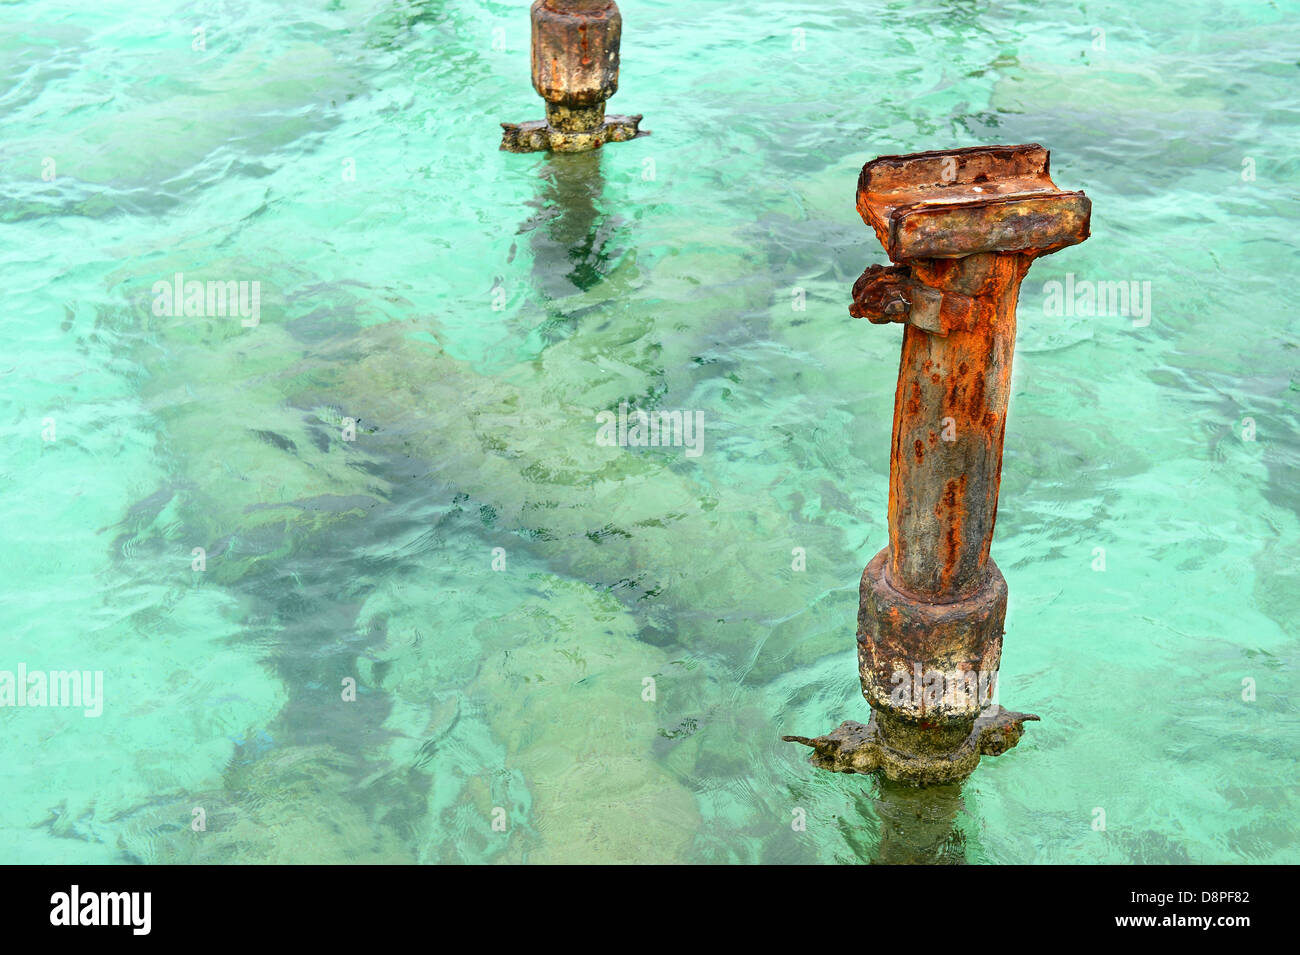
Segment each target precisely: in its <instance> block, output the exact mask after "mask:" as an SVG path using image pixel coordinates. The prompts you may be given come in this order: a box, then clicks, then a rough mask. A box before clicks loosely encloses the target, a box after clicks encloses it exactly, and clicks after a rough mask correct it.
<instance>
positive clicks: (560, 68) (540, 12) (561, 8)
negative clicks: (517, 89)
mask: <svg viewBox="0 0 1300 955" xmlns="http://www.w3.org/2000/svg"><path fill="white" fill-rule="evenodd" d="M532 20H533V41H532V63H533V88H534V89H535V90H537V93H538V95H539V96H541V97H542V99H544V100H546V119H542V120H535V121H533V122H528V123H502V124H501V129H502V134H501V148H502V149H504V150H506V151H508V152H512V153H530V152H540V151H544V150H553V151H555V152H568V153H572V152H584V151H586V150H588V149H599V148H600V147H601V146H603V145H605V143H610V142H615V143H621V142H625V141H626V140H629V139H635V138H636V137H638V136H647V135H649V131H648V130H642V129H641V128H640V123H641V117H640V116H616V115H613V114H610V115H609V116H606V115H605V101H606V100H608V99H609V98H610V97H611V96H613V95H614V94H615V93H616V92H618V65H619V60H618V45H619V39H620V38H621V36H622V33H623V15H622V14H621V13H619V11H618V4H616V3H614V2H613V0H537V2H536V3H534V4H533V7H532Z"/></svg>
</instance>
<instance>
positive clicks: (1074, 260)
mask: <svg viewBox="0 0 1300 955" xmlns="http://www.w3.org/2000/svg"><path fill="white" fill-rule="evenodd" d="M622 9H623V14H624V18H625V40H624V61H625V62H624V66H623V71H622V77H621V88H620V91H619V93H618V95H617V96H616V97H615V99H614V100H613V101H612V104H611V108H612V109H614V110H616V111H619V112H639V113H644V114H645V116H646V119H645V122H644V124H643V125H644V126H645V127H646V128H649V129H651V130H653V135H652V136H651V137H649V138H646V139H641V140H637V141H635V142H633V143H626V144H620V145H616V146H613V147H611V148H609V149H607V150H604V151H603V152H602V153H601V154H600V155H599V156H584V157H557V158H555V159H548V158H546V157H542V156H536V155H533V156H515V155H509V154H504V153H499V152H498V151H497V148H496V147H497V142H498V133H497V126H496V124H497V123H498V122H500V121H503V120H509V121H515V122H518V121H522V120H526V119H532V118H537V117H540V115H541V101H540V100H539V99H537V98H536V96H535V95H534V94H533V93H532V90H531V87H530V86H529V83H528V67H527V42H528V19H527V13H526V10H527V4H526V3H523V2H519V3H509V4H507V3H443V4H438V3H424V4H417V3H393V2H384V3H345V2H335V3H328V4H326V3H319V4H302V5H297V6H296V7H295V8H293V9H289V8H286V7H284V6H282V5H279V4H265V3H238V4H235V3H222V4H202V3H199V4H192V5H184V6H180V5H167V4H140V3H135V2H133V3H130V4H111V3H101V4H96V5H95V6H94V8H93V9H91V10H83V11H78V12H68V11H66V10H63V9H60V8H57V7H56V6H55V5H52V4H42V3H26V4H24V3H19V4H16V5H11V6H9V7H8V8H7V9H6V15H5V18H4V22H3V24H0V68H2V69H3V76H4V83H3V92H2V93H0V109H3V115H4V124H5V126H4V135H3V138H2V140H0V189H2V190H3V196H4V201H3V205H0V217H3V221H4V227H5V228H4V232H5V234H6V237H7V239H8V241H7V242H5V243H4V245H3V247H2V248H0V256H3V268H4V275H5V276H6V280H7V281H6V286H7V292H8V294H7V297H6V304H7V306H8V307H7V310H6V319H7V320H6V342H5V346H4V349H3V359H0V382H3V388H2V389H0V402H3V406H2V407H0V449H2V450H0V487H3V493H4V501H5V505H6V506H5V507H4V508H3V509H0V541H2V546H0V568H2V569H3V573H4V578H5V580H6V587H5V588H4V591H3V604H0V623H2V624H3V628H2V632H3V633H4V634H5V637H4V640H3V643H2V644H0V646H2V647H3V657H2V658H0V669H9V670H12V669H14V668H16V667H17V665H18V664H19V663H25V664H26V665H27V666H28V667H29V668H31V669H46V670H55V669H71V668H76V669H84V670H102V671H103V674H104V700H105V701H104V712H103V715H102V716H100V717H98V718H86V717H84V716H83V715H81V713H80V711H72V710H68V709H56V708H44V709H33V708H24V709H17V708H3V709H0V751H2V755H3V760H4V765H5V767H6V773H5V776H6V782H5V788H4V794H5V798H4V799H3V800H0V852H2V853H3V857H4V858H5V859H7V860H23V861H39V862H170V861H181V862H207V861H220V862H290V861H292V862H311V861H364V862H376V861H420V862H455V861H688V862H690V861H694V862H723V861H736V862H759V861H762V862H811V861H824V862H830V861H847V862H853V861H867V860H870V859H873V858H876V857H877V855H878V854H880V853H881V850H880V849H879V848H878V844H879V843H880V842H881V838H882V828H883V829H888V828H889V825H888V820H889V819H891V818H893V816H894V815H896V814H897V813H898V811H899V809H898V806H897V805H896V804H895V803H893V802H890V800H889V799H885V800H884V801H883V802H882V800H881V798H880V794H879V792H878V789H877V786H876V785H875V783H873V782H872V781H871V780H868V779H864V778H861V777H844V776H832V775H829V774H821V773H818V772H815V771H814V770H812V769H811V768H810V767H809V766H808V765H807V764H806V763H805V762H804V758H803V756H804V751H801V750H800V749H799V748H798V747H795V746H792V745H790V744H785V743H781V742H780V741H779V737H780V735H781V734H782V733H800V734H816V733H820V732H824V731H827V730H829V729H831V728H832V727H833V726H835V725H837V724H838V723H839V722H840V721H841V720H842V719H846V718H848V719H865V718H866V714H867V709H866V705H865V703H864V702H863V701H862V700H861V697H860V695H859V692H858V687H857V678H856V672H855V666H854V659H853V627H854V617H855V613H856V584H857V578H858V575H859V574H860V572H861V568H862V566H863V565H864V564H865V563H866V561H867V560H868V559H869V558H870V557H871V556H872V555H873V554H874V553H875V552H876V551H877V550H878V549H879V548H880V547H881V546H883V544H884V542H885V538H886V531H885V512H884V505H885V498H886V493H887V487H886V485H887V467H888V458H887V455H888V448H889V429H890V425H891V410H892V400H893V390H894V382H895V377H896V372H897V360H898V358H897V356H898V345H899V337H900V334H899V331H898V329H896V328H877V327H874V326H867V325H866V324H865V323H861V322H855V321H853V320H852V319H850V318H849V317H848V315H847V312H846V305H847V301H848V290H849V287H850V286H851V284H852V281H853V280H854V278H856V276H857V275H858V274H859V272H860V271H861V269H862V268H863V267H864V266H865V265H867V264H870V263H873V262H884V261H885V259H884V255H883V253H882V252H881V250H880V249H879V246H878V244H877V243H876V241H875V239H874V237H873V236H872V235H871V234H870V232H869V230H867V229H866V227H865V226H864V225H863V224H862V222H861V220H860V219H859V218H858V216H857V214H856V212H855V211H854V209H853V193H854V186H855V183H856V177H857V172H858V170H859V168H860V167H861V165H862V163H863V162H864V161H866V160H868V159H870V158H872V157H874V156H876V155H879V154H884V153H899V152H908V151H913V150H921V149H933V148H946V147H951V146H960V145H973V144H978V143H984V142H1002V143H1017V142H1031V141H1038V142H1042V143H1044V144H1045V145H1047V146H1048V147H1049V148H1051V150H1052V151H1053V159H1054V169H1053V172H1054V176H1055V178H1056V181H1057V182H1058V184H1059V185H1061V186H1063V187H1064V188H1083V189H1086V190H1087V192H1088V194H1089V195H1090V196H1091V197H1092V200H1093V204H1094V205H1093V209H1094V212H1093V236H1092V238H1091V239H1090V240H1089V241H1088V242H1087V243H1086V244H1084V245H1082V246H1079V247H1076V248H1072V249H1069V250H1066V251H1064V252H1062V253H1059V254H1057V255H1056V256H1052V257H1049V258H1046V259H1043V260H1041V261H1039V262H1038V263H1036V264H1035V265H1034V267H1033V269H1032V270H1031V272H1030V274H1029V277H1028V279H1027V280H1026V282H1025V285H1024V288H1023V290H1022V295H1021V304H1020V312H1019V325H1020V330H1019V338H1018V349H1017V359H1016V377H1015V379H1014V394H1013V398H1012V406H1011V413H1010V425H1009V427H1008V432H1007V444H1006V459H1005V466H1004V474H1003V485H1002V506H1001V510H1000V513H999V519H998V532H997V536H996V538H995V541H994V550H993V554H994V557H995V559H996V560H997V561H998V563H999V564H1000V566H1001V567H1002V569H1003V571H1004V573H1005V574H1006V576H1007V579H1008V582H1009V585H1010V590H1011V602H1010V609H1009V614H1008V622H1007V638H1006V651H1005V654H1004V658H1003V671H1002V700H1003V702H1004V703H1005V704H1007V705H1009V706H1011V707H1013V708H1017V709H1023V710H1029V711H1033V712H1036V713H1038V714H1039V715H1041V716H1042V718H1043V721H1042V722H1041V723H1037V724H1032V725H1031V726H1030V728H1029V731H1028V733H1027V735H1026V737H1025V739H1024V740H1023V741H1022V742H1021V744H1020V746H1019V747H1018V748H1017V749H1016V750H1014V751H1012V752H1011V753H1009V754H1007V755H1005V756H1003V757H1000V758H998V759H996V760H986V761H985V762H984V763H983V765H982V766H981V767H980V769H979V770H978V772H977V773H976V775H975V776H974V777H973V778H972V779H971V780H970V782H969V783H968V784H967V785H966V787H965V790H964V792H963V793H962V794H961V795H960V796H952V795H951V794H948V795H947V796H942V797H937V798H936V800H935V803H934V804H933V805H928V807H927V808H926V809H925V810H924V811H925V812H936V813H938V814H939V815H940V816H941V818H942V819H944V820H946V818H947V816H946V815H944V814H945V813H947V814H951V815H953V817H954V823H953V824H954V826H955V828H956V835H954V836H952V837H951V838H949V839H948V841H947V845H946V847H945V848H944V850H943V855H945V857H948V858H956V857H959V856H961V857H964V858H965V859H967V860H968V861H971V862H993V863H997V862H1082V863H1100V862H1180V861H1191V862H1197V863H1201V862H1206V863H1208V862H1295V861H1300V860H1298V859H1297V852H1296V849H1295V844H1296V822H1295V819H1296V815H1297V814H1296V782H1297V780H1296V768H1295V767H1296V740H1297V736H1298V734H1297V729H1298V726H1297V719H1296V704H1295V691H1296V689H1297V687H1296V666H1297V659H1296V646H1297V637H1298V636H1300V533H1298V532H1300V519H1298V512H1300V484H1298V482H1297V480H1296V476H1297V464H1298V463H1300V420H1298V418H1297V412H1296V407H1297V399H1298V398H1300V375H1298V373H1297V366H1298V365H1300V350H1298V347H1297V346H1298V345H1300V326H1298V325H1297V320H1296V315H1295V310H1294V308H1293V306H1292V305H1291V304H1290V302H1291V298H1292V296H1291V295H1290V294H1288V293H1289V292H1290V289H1289V287H1288V286H1289V285H1290V284H1291V280H1292V279H1293V277H1294V276H1295V275H1296V274H1297V268H1298V266H1300V241H1298V240H1297V238H1296V235H1297V230H1296V224H1297V218H1298V209H1300V207H1298V206H1297V204H1296V200H1297V198H1298V197H1297V183H1298V182H1300V159H1297V157H1296V151H1295V143H1296V142H1297V133H1298V132H1300V130H1298V127H1300V31H1298V30H1297V27H1296V16H1297V13H1298V12H1300V11H1298V10H1297V7H1296V5H1295V4H1283V3H1277V4H1271V3H1261V4H1256V3H1251V4H1246V3H1240V4H1232V5H1228V6H1226V7H1225V6H1224V5H1222V4H1219V3H1200V4H1198V3H1191V4H1185V5H1183V6H1182V7H1180V8H1179V15H1178V16H1177V17H1171V16H1170V13H1169V8H1168V6H1167V5H1165V4H1151V3H1143V4H1136V5H1135V4H1100V5H1089V6H1088V7H1087V8H1086V9H1084V10H1077V9H1071V10H1066V9H1062V8H1060V7H1059V6H1058V5H1042V6H1040V5H1037V4H1029V3H1019V4H981V3H929V4H924V3H923V4H915V3H895V4H888V5H884V4H881V5H863V4H849V3H842V4H835V3H831V4H817V5H815V6H814V5H811V4H806V5H805V4H797V3H788V2H787V3H756V4H748V5H743V6H742V5H736V4H724V3H709V2H702V3H693V4H689V5H687V4H669V3H650V2H633V0H628V2H627V3H624V4H622ZM196 27H203V28H204V30H205V34H204V38H205V43H206V49H205V50H201V51H199V50H193V49H191V45H192V41H193V39H194V38H193V34H192V31H193V29H194V28H196ZM498 28H500V31H502V32H498ZM796 29H801V30H803V31H804V34H803V39H804V44H805V49H803V50H795V49H794V48H793V47H794V46H795V39H796V37H795V34H794V33H793V32H792V31H794V30H796ZM1098 29H1100V30H1103V31H1104V46H1105V49H1098V48H1097V47H1096V42H1097V39H1098V35H1097V34H1095V33H1094V31H1095V30H1098ZM502 41H503V42H502ZM502 45H504V47H505V49H504V50H501V49H497V48H496V47H500V46H502ZM47 158H48V159H52V160H53V163H54V166H53V173H54V178H53V179H52V181H51V180H49V179H47V178H42V173H43V172H45V171H48V170H49V167H48V165H47V164H46V163H45V161H46V159H47ZM1244 160H1250V161H1251V162H1250V163H1246V164H1245V165H1243V161H1244ZM1251 165H1253V169H1254V173H1255V178H1254V179H1253V180H1246V179H1243V171H1244V170H1246V169H1247V168H1249V167H1250V166H1251ZM351 170H354V171H355V178H354V179H350V180H349V179H346V178H345V175H344V173H345V171H351ZM176 272H183V273H184V274H185V275H186V276H187V277H188V278H196V279H201V280H220V281H227V280H236V281H238V280H245V281H253V280H256V281H259V282H260V283H261V285H260V287H261V294H262V297H261V316H260V318H261V321H260V324H259V325H258V326H256V327H252V328H244V327H242V326H241V325H240V323H239V321H238V320H237V319H230V318H199V317H191V318H185V317H177V318H170V317H167V316H158V315H155V314H154V312H153V309H152V308H151V304H152V301H153V294H152V288H153V285H154V283H155V282H157V281H159V280H166V279H169V278H171V277H172V276H173V275H174V273H176ZM1068 273H1073V274H1074V276H1075V278H1076V280H1089V281H1120V280H1124V281H1137V282H1139V283H1141V282H1150V283H1151V286H1150V288H1151V306H1152V307H1151V316H1150V317H1151V322H1150V324H1149V325H1148V326H1145V327H1137V328H1135V327H1134V326H1133V320H1132V318H1130V317H1127V316H1121V315H1102V316H1081V315H1056V314H1049V313H1050V312H1051V311H1052V309H1051V307H1050V302H1049V297H1050V296H1049V292H1048V290H1047V287H1046V283H1048V282H1051V281H1060V282H1064V281H1065V280H1066V276H1067V274H1068ZM795 289H803V290H804V294H805V296H806V303H807V307H806V310H805V311H802V312H800V311H795V310H794V309H793V308H792V301H793V297H794V290H795ZM494 306H499V308H495V307H494ZM620 401H627V402H630V403H632V404H634V405H636V406H640V407H644V408H651V407H653V408H661V409H685V410H690V411H696V410H698V411H702V412H703V413H704V416H705V445H704V453H703V454H702V455H700V456H699V457H697V458H688V457H686V456H685V455H684V454H683V453H682V451H681V450H680V449H632V448H629V449H620V448H604V447H600V446H598V445H597V444H596V442H595V435H596V423H595V413H596V412H597V411H599V410H602V409H606V408H616V407H617V406H618V404H619V403H620ZM345 417H350V418H354V419H360V423H359V425H358V431H357V437H356V440H355V441H344V440H342V428H341V424H342V421H341V419H343V418H345ZM1245 418H1251V419H1253V421H1254V423H1255V428H1256V433H1255V440H1254V441H1253V442H1252V441H1244V440H1243V439H1242V431H1243V419H1245ZM51 427H52V428H53V432H52V434H51V433H50V430H49V429H50V428H51ZM46 437H52V438H53V440H46V439H45V438H46ZM196 547H201V548H204V550H205V552H206V561H207V563H206V569H204V570H202V571H195V570H193V569H191V562H192V561H193V560H194V558H193V556H192V551H193V549H194V548H196ZM796 547H802V548H804V549H805V552H806V554H807V569H806V570H805V571H803V572H794V571H792V570H791V559H792V558H791V552H792V549H793V548H796ZM1099 547H1100V548H1104V550H1105V560H1106V569H1105V571H1104V572H1100V571H1095V570H1093V565H1094V562H1095V560H1096V551H1095V549H1096V548H1099ZM494 548H502V549H503V550H502V551H494ZM501 556H504V559H505V569H504V570H494V569H493V560H494V557H496V558H500V557H501ZM498 563H499V560H498ZM647 677H650V678H653V679H654V681H655V689H656V694H655V695H656V699H655V700H654V701H653V702H646V701H645V700H643V698H642V697H643V692H644V691H643V687H644V685H645V684H644V681H645V679H646V678H647ZM347 678H351V679H354V680H355V681H356V683H357V698H356V701H355V702H346V703H345V702H343V701H342V699H341V692H342V691H341V683H342V681H343V680H345V679H347ZM1247 679H1249V680H1253V681H1254V683H1255V686H1256V692H1257V697H1256V699H1255V700H1253V701H1245V700H1243V698H1242V683H1243V680H1247ZM893 798H894V800H897V799H898V798H900V797H898V796H897V795H896V794H895V796H894V797H893ZM195 807H202V808H203V809H204V811H205V813H206V820H207V831H206V832H203V833H195V832H193V831H192V829H191V819H192V817H193V816H192V813H193V810H194V808H195ZM496 807H500V809H501V810H504V815H505V817H506V831H505V832H500V831H494V829H493V827H492V821H493V818H494V809H495V808H496ZM796 809H801V810H803V812H804V814H805V816H806V819H807V827H806V831H802V832H797V831H794V830H792V827H791V821H792V819H793V818H794V810H796ZM1097 809H1102V810H1104V812H1105V820H1106V828H1105V830H1104V831H1097V830H1095V829H1094V828H1093V825H1094V820H1095V819H1097V815H1096V810H1097ZM882 819H884V820H885V823H884V824H883V825H882ZM946 828H947V825H946V822H944V823H943V824H942V825H939V827H938V830H939V832H940V835H942V832H943V831H944V830H945V829H946ZM922 841H924V840H922Z"/></svg>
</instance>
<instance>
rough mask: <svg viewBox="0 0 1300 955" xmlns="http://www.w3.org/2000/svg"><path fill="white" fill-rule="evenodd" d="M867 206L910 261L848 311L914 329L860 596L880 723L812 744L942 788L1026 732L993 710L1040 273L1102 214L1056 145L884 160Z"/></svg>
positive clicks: (898, 261) (877, 226) (865, 653)
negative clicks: (1005, 458)
mask: <svg viewBox="0 0 1300 955" xmlns="http://www.w3.org/2000/svg"><path fill="white" fill-rule="evenodd" d="M857 207H858V212H859V213H860V214H861V215H862V218H863V219H864V220H865V221H866V223H867V224H868V225H870V226H871V227H872V229H874V230H875V232H876V236H877V237H878V238H879V239H880V242H881V244H882V245H884V247H885V250H886V252H887V253H888V254H889V258H890V260H891V261H892V262H894V263H895V264H894V265H892V266H890V267H888V268H885V267H882V266H879V265H875V266H872V267H870V268H868V269H867V270H866V271H865V272H864V273H863V274H862V276H861V277H860V278H859V279H858V280H857V282H856V283H854V286H853V304H852V306H850V308H849V313H850V314H851V315H853V316H855V317H857V318H866V319H868V320H869V321H871V322H874V323H876V324H886V323H889V322H902V323H903V324H904V325H906V328H905V329H904V331H903V354H902V360H901V362H900V364H899V372H898V390H897V392H896V393H895V396H894V433H893V448H892V450H891V452H890V467H889V546H888V547H886V548H885V549H884V550H882V551H881V552H880V553H879V554H877V555H876V556H875V558H874V559H873V560H872V561H871V562H870V563H869V564H868V565H867V568H866V570H865V571H864V572H863V575H862V583H861V586H860V588H859V606H858V664H859V666H858V670H859V675H860V677H861V681H862V693H863V695H864V696H865V697H866V699H867V702H868V703H870V704H871V708H872V718H871V722H870V723H869V724H868V725H866V726H863V725H862V724H861V723H853V722H846V723H844V724H843V725H842V726H840V728H839V729H837V730H835V731H834V732H833V733H830V734H828V735H827V736H822V737H818V738H816V739H807V738H805V737H786V739H788V740H792V741H794V742H801V743H804V744H805V745H808V746H812V747H813V749H814V750H815V752H814V755H813V762H814V763H815V764H817V765H819V766H823V767H824V768H827V769H834V770H840V771H855V772H872V771H874V770H876V769H881V770H883V771H884V772H885V774H886V775H887V776H888V777H889V778H890V779H905V780H909V781H913V782H943V781H949V780H955V779H961V778H964V777H965V776H967V775H969V774H970V773H971V772H972V771H973V770H974V769H975V766H976V764H977V763H978V762H979V758H980V756H981V755H997V754H999V753H1002V752H1005V751H1006V750H1007V749H1009V748H1011V747H1012V746H1014V745H1015V744H1016V743H1017V742H1018V741H1019V739H1020V736H1021V734H1022V733H1023V730H1024V723H1025V721H1026V720H1036V719H1038V717H1036V716H1033V715H1030V714H1025V713H1013V712H1010V711H1007V710H1004V709H1002V707H1001V706H998V705H997V704H996V703H995V702H994V692H995V689H996V680H997V672H998V666H999V663H1000V661H1001V657H1002V633H1003V630H1002V625H1003V621H1004V618H1005V616H1006V609H1007V584H1006V581H1005V580H1004V579H1003V577H1002V573H1001V571H999V570H998V567H997V565H996V564H995V563H994V562H993V561H992V560H991V559H990V558H989V545H990V543H991V542H992V540H993V526H994V521H995V519H996V517H997V506H998V485H999V482H1000V480H1001V476H1002V441H1003V435H1004V434H1005V430H1006V415H1007V399H1008V397H1009V395H1010V388H1011V358H1012V353H1013V351H1014V350H1015V338H1016V299H1017V295H1018V293H1019V290H1020V282H1021V280H1022V279H1023V278H1024V277H1025V273H1026V272H1027V271H1028V270H1029V266H1030V264H1031V263H1032V262H1033V260H1034V259H1035V258H1036V257H1038V256H1040V255H1047V254H1049V253H1051V252H1055V251H1057V250H1059V249H1062V248H1065V247H1066V246H1069V245H1074V244H1076V243H1079V242H1082V241H1083V240H1084V239H1086V238H1087V237H1088V223H1089V217H1090V214H1091V204H1090V202H1089V201H1088V198H1087V196H1085V195H1084V194H1083V193H1082V192H1062V191H1061V190H1059V189H1057V188H1056V186H1055V184H1054V183H1053V182H1052V180H1051V178H1050V177H1049V175H1048V152H1047V150H1046V149H1044V148H1043V147H1042V146H1038V145H1028V146H979V147H975V148H971V149H954V150H946V151H941V152H929V153H915V154H912V155H908V156H882V157H880V158H879V159H875V160H873V161H872V162H869V163H867V164H866V165H865V166H864V167H863V168H862V175H861V177H860V178H859V180H858V196H857Z"/></svg>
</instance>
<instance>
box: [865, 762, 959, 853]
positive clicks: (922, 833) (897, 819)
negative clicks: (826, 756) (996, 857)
mask: <svg viewBox="0 0 1300 955" xmlns="http://www.w3.org/2000/svg"><path fill="white" fill-rule="evenodd" d="M877 778H878V779H879V782H880V798H879V799H878V800H877V802H876V808H877V812H878V813H879V814H880V848H879V850H878V851H877V852H876V857H875V858H874V859H872V860H871V862H872V864H873V865H965V864H966V841H965V839H964V838H963V836H962V834H961V830H959V829H958V828H957V826H956V822H957V814H958V813H959V812H961V809H962V802H961V783H943V784H940V785H935V786H913V785H910V784H908V783H899V782H894V781H893V780H891V779H889V778H888V777H887V776H885V775H884V774H883V773H882V774H881V775H880V776H878V777H877Z"/></svg>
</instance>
